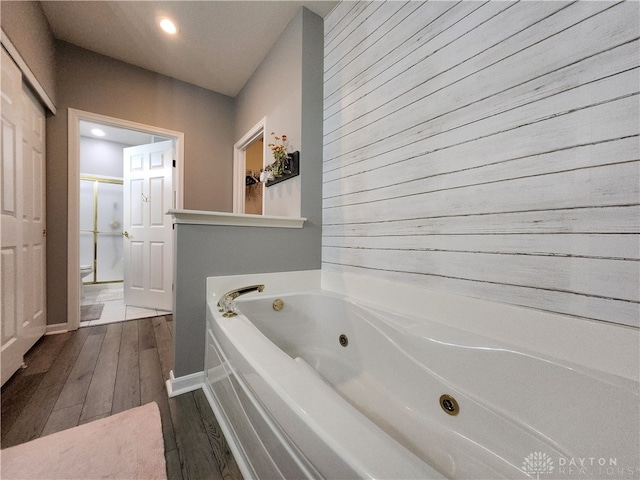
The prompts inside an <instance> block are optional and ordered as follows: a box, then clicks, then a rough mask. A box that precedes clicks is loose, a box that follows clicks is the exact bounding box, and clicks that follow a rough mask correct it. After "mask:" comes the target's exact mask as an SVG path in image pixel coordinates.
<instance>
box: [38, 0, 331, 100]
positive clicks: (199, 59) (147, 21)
mask: <svg viewBox="0 0 640 480" xmlns="http://www.w3.org/2000/svg"><path fill="white" fill-rule="evenodd" d="M40 3H41V4H42V8H43V10H44V13H45V15H46V17H47V20H48V21H49V25H50V26H51V30H52V31H53V34H54V36H55V37H56V38H57V39H60V40H64V41H66V42H69V43H72V44H74V45H77V46H79V47H82V48H85V49H87V50H92V51H94V52H98V53H101V54H103V55H107V56H109V57H112V58H116V59H118V60H122V61H124V62H127V63H130V64H133V65H137V66H139V67H142V68H145V69H148V70H152V71H155V72H158V73H161V74H164V75H168V76H170V77H173V78H177V79H179V80H182V81H185V82H189V83H192V84H194V85H198V86H200V87H203V88H206V89H209V90H213V91H215V92H218V93H222V94H224V95H229V96H231V97H235V96H236V95H237V94H238V93H239V92H240V90H241V89H242V87H243V86H244V84H245V83H246V82H247V80H249V78H250V77H251V75H252V73H253V72H254V71H255V69H256V68H257V67H258V65H259V64H260V62H261V61H262V60H263V59H264V57H265V56H266V54H267V52H268V51H269V49H270V48H271V47H272V46H273V44H274V43H275V41H276V40H277V39H278V37H279V36H280V34H281V33H282V32H283V31H284V29H285V27H286V26H287V24H288V23H289V21H291V19H292V18H293V17H294V16H295V14H296V13H297V12H298V10H299V9H300V7H301V6H305V7H307V8H308V9H309V10H311V11H313V12H315V13H317V14H318V15H320V16H322V17H325V16H326V15H327V14H328V13H329V12H330V11H331V10H332V9H333V7H334V6H335V5H336V4H337V3H338V2H336V1H327V0H320V1H293V0H291V1H289V0H287V1H277V0H263V1H247V0H236V1H220V0H202V1H160V2H158V1H109V2H102V1H68V0H65V1H60V0H57V1H42V2H40ZM161 16H167V17H169V18H171V19H173V20H174V22H175V23H176V24H177V25H178V28H179V32H178V35H177V36H175V37H169V36H167V35H166V34H164V33H163V32H162V31H161V30H160V29H159V28H158V26H157V18H158V17H161Z"/></svg>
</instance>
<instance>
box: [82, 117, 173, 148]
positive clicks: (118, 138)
mask: <svg viewBox="0 0 640 480" xmlns="http://www.w3.org/2000/svg"><path fill="white" fill-rule="evenodd" d="M94 128H98V129H100V130H102V131H103V132H104V134H105V135H104V137H98V136H96V135H94V134H93V133H92V132H91V130H92V129H94ZM80 136H81V137H88V138H94V139H98V140H103V141H107V142H116V143H121V144H123V145H129V146H134V145H146V144H148V143H155V142H162V141H164V140H169V138H166V137H159V136H157V135H151V134H150V133H146V132H140V131H137V130H130V129H126V128H119V127H114V126H113V125H106V124H103V123H94V122H88V121H85V120H81V121H80Z"/></svg>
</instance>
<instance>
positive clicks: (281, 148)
mask: <svg viewBox="0 0 640 480" xmlns="http://www.w3.org/2000/svg"><path fill="white" fill-rule="evenodd" d="M271 135H272V136H273V138H274V142H275V143H270V144H269V148H270V149H271V153H272V154H273V158H274V160H275V162H273V164H272V165H271V167H272V168H273V173H274V175H275V176H276V177H280V176H282V175H283V174H284V173H286V172H285V170H286V169H287V168H286V167H287V165H288V163H289V157H288V156H287V136H286V135H284V134H283V135H282V136H280V137H278V136H276V134H275V132H271Z"/></svg>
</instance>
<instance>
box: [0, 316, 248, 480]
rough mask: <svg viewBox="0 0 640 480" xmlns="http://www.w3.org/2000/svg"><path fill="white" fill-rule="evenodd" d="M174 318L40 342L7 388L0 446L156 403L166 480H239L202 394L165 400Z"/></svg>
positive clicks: (84, 330) (100, 328)
mask: <svg viewBox="0 0 640 480" xmlns="http://www.w3.org/2000/svg"><path fill="white" fill-rule="evenodd" d="M172 326H173V322H172V318H171V315H167V316H160V317H153V318H144V319H140V320H131V321H128V322H121V323H112V324H109V325H101V326H95V327H85V328H81V329H79V330H77V331H75V332H68V333H62V334H59V335H49V336H46V337H43V338H42V339H41V340H40V341H39V342H38V343H37V344H36V345H35V346H34V347H33V348H32V349H31V350H30V351H29V352H28V353H27V355H26V357H25V364H26V368H23V369H21V370H19V371H18V372H17V373H16V374H15V375H14V376H13V377H12V378H11V379H10V380H9V381H8V382H7V383H6V384H5V385H4V386H3V387H2V396H1V402H2V408H1V410H2V416H1V432H2V433H1V439H0V442H1V446H2V448H7V447H10V446H13V445H17V444H20V443H24V442H28V441H29V440H33V439H35V438H38V437H41V436H44V435H48V434H51V433H55V432H57V431H60V430H63V429H67V428H71V427H74V426H76V425H80V424H82V423H86V422H90V421H92V420H96V419H99V418H103V417H107V416H109V415H113V414H115V413H118V412H121V411H123V410H127V409H129V408H133V407H137V406H139V405H143V404H145V403H149V402H154V401H155V402H156V403H157V404H158V406H159V407H160V415H161V418H162V431H163V435H164V446H165V458H166V461H167V476H168V478H169V479H184V480H191V479H194V480H195V479H225V480H235V479H241V478H242V475H241V474H240V471H239V469H238V467H237V465H236V463H235V461H234V459H233V456H232V454H231V452H230V451H229V448H228V445H227V443H226V441H225V439H224V436H223V435H222V431H221V430H220V426H219V425H218V422H217V421H216V419H215V417H214V415H213V412H212V411H211V408H210V407H209V404H208V402H207V400H206V398H205V396H204V393H203V392H202V391H201V390H197V391H195V392H191V393H186V394H184V395H180V396H177V397H174V398H168V397H167V391H166V388H165V380H166V379H168V378H169V371H170V370H171V368H172V365H171V363H172V358H173V356H172V345H173V343H172Z"/></svg>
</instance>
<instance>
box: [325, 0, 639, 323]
mask: <svg viewBox="0 0 640 480" xmlns="http://www.w3.org/2000/svg"><path fill="white" fill-rule="evenodd" d="M639 24H640V22H639V11H638V8H637V4H634V3H632V2H621V3H612V2H574V3H571V2H519V3H517V2H406V3H404V2H378V1H374V2H342V3H340V4H339V5H338V6H337V7H336V8H335V9H334V10H333V11H332V12H331V13H330V14H329V16H327V18H326V19H325V65H324V71H325V74H324V133H323V135H324V155H323V156H324V173H323V268H326V269H330V270H339V271H347V272H349V271H354V272H363V273H369V274H373V275H379V276H383V277H385V278H389V279H392V280H397V281H403V282H410V283H418V284H421V285H424V286H426V287H428V288H431V289H435V290H441V291H447V292H452V293H459V294H462V295H469V296H474V297H479V298H485V299H488V300H493V301H498V302H504V303H511V304H516V305H522V306H527V307H533V308H537V309H541V310H545V311H551V312H557V313H562V314H568V315H574V316H579V317H585V318H588V319H592V320H601V321H605V322H612V323H617V324H623V325H630V326H635V327H638V326H639V317H640V143H639V131H640V119H639V111H640V108H639V107H640V103H639V97H638V93H639V90H640V82H639V78H640V73H639V64H640V41H639V37H640V32H639V30H640V27H639Z"/></svg>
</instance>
